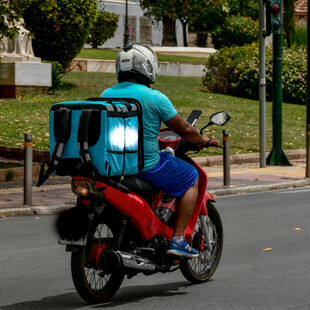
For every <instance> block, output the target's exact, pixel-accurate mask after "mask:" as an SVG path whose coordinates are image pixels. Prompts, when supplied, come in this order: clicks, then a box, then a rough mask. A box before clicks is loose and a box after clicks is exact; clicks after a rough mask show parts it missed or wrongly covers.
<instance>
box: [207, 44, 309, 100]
mask: <svg viewBox="0 0 310 310" xmlns="http://www.w3.org/2000/svg"><path fill="white" fill-rule="evenodd" d="M272 63H273V53H272V48H270V47H269V48H267V49H266V96H267V99H268V100H272V74H273V64H272ZM206 70H207V73H206V77H205V78H204V84H205V85H206V86H207V88H208V89H209V90H210V91H212V92H217V93H223V94H230V95H235V96H239V97H245V98H250V99H258V95H259V55H258V45H257V44H252V45H246V46H243V47H231V48H223V49H220V50H219V51H218V52H217V53H216V54H215V55H212V56H210V57H209V59H208V62H207V69H206ZM282 77H283V79H282V85H283V102H289V103H297V104H305V102H306V79H307V58H306V50H305V49H302V48H298V49H297V48H292V49H284V50H283V69H282Z"/></svg>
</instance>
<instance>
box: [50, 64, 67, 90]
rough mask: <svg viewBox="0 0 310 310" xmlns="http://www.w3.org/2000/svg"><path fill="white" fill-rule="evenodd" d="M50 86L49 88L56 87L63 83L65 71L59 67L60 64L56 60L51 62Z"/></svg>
mask: <svg viewBox="0 0 310 310" xmlns="http://www.w3.org/2000/svg"><path fill="white" fill-rule="evenodd" d="M51 64H52V87H51V89H57V88H59V87H60V86H62V85H63V83H62V78H63V76H64V74H65V71H64V70H62V69H61V64H60V63H59V62H57V61H53V62H52V63H51Z"/></svg>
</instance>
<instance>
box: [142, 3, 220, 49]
mask: <svg viewBox="0 0 310 310" xmlns="http://www.w3.org/2000/svg"><path fill="white" fill-rule="evenodd" d="M225 4H226V0H171V1H165V0H142V1H141V7H142V9H143V10H144V13H145V15H146V16H148V17H150V18H152V19H153V20H155V21H157V22H158V21H159V20H163V22H165V21H167V20H170V24H172V21H174V22H175V21H176V20H177V19H178V20H180V21H181V23H182V27H183V42H184V46H187V26H188V25H189V24H191V27H192V28H193V29H196V28H202V29H199V30H198V31H206V27H201V24H205V20H206V19H210V20H211V21H210V22H209V20H208V25H209V26H210V28H212V25H213V24H212V17H215V19H217V18H218V17H219V16H222V13H223V9H224V7H225ZM163 17H165V18H164V19H163ZM222 20H223V18H221V21H222ZM216 25H217V24H216ZM169 29H170V30H171V32H172V29H171V28H169ZM164 30H165V27H164ZM171 32H170V35H171ZM166 35H167V34H166V32H165V31H164V42H166V40H165V36H166ZM174 38H175V35H174ZM175 42H176V38H175Z"/></svg>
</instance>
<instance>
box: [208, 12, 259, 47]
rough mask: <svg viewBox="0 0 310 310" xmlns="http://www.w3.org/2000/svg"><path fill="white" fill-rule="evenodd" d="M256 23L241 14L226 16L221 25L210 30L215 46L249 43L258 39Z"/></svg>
mask: <svg viewBox="0 0 310 310" xmlns="http://www.w3.org/2000/svg"><path fill="white" fill-rule="evenodd" d="M258 34H259V29H258V23H257V22H256V21H254V20H253V19H251V18H250V17H243V16H241V15H237V16H231V17H228V18H226V20H225V22H224V24H223V25H221V26H219V27H217V28H216V29H215V30H214V31H213V32H212V39H213V43H214V45H215V48H217V49H218V48H221V47H224V46H228V47H229V46H233V45H238V46H242V45H245V44H251V43H253V42H256V41H257V40H258Z"/></svg>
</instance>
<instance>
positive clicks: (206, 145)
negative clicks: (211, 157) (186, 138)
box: [202, 140, 223, 149]
mask: <svg viewBox="0 0 310 310" xmlns="http://www.w3.org/2000/svg"><path fill="white" fill-rule="evenodd" d="M202 147H203V148H208V147H218V148H221V149H222V148H223V146H222V145H219V144H218V143H217V142H216V141H211V140H210V141H209V142H208V143H206V144H205V145H203V146H202Z"/></svg>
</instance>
